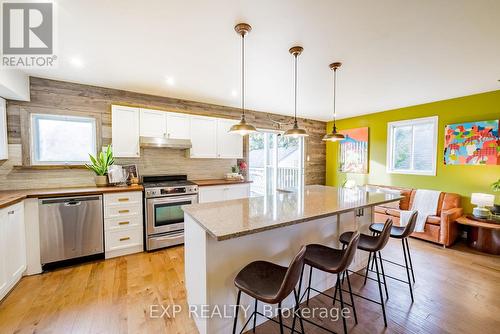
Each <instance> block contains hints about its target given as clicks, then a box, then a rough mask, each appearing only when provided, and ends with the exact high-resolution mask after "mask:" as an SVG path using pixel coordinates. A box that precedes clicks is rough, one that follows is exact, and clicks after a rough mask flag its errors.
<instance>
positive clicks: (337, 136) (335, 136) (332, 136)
mask: <svg viewBox="0 0 500 334" xmlns="http://www.w3.org/2000/svg"><path fill="white" fill-rule="evenodd" d="M341 65H342V63H339V62H336V63H331V64H330V69H331V70H333V129H332V132H331V133H327V134H326V135H325V136H324V137H323V140H324V141H339V140H344V139H345V136H344V135H343V134H341V133H339V132H337V125H336V124H335V121H336V118H337V111H336V110H335V102H336V101H335V98H336V93H337V91H336V90H337V70H338V68H339V67H340V66H341Z"/></svg>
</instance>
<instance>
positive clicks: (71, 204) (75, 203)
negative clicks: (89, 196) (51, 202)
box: [64, 201, 82, 206]
mask: <svg viewBox="0 0 500 334" xmlns="http://www.w3.org/2000/svg"><path fill="white" fill-rule="evenodd" d="M80 204H82V202H81V201H68V202H64V206H79V205H80Z"/></svg>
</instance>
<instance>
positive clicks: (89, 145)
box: [31, 114, 97, 165]
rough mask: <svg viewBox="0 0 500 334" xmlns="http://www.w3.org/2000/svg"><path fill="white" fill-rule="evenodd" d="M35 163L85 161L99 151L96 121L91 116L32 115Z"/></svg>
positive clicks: (61, 163) (71, 163) (76, 162)
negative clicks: (97, 149)
mask: <svg viewBox="0 0 500 334" xmlns="http://www.w3.org/2000/svg"><path fill="white" fill-rule="evenodd" d="M31 134H32V137H31V144H32V150H31V152H32V153H31V163H32V164H33V165H63V164H70V165H83V164H84V163H86V162H88V161H89V153H91V154H95V153H96V148H97V144H96V121H95V118H91V117H76V116H63V115H42V114H32V115H31Z"/></svg>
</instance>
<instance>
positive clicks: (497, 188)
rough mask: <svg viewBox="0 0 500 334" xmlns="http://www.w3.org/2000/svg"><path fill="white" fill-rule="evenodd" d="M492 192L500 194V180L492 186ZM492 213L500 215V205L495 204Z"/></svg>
mask: <svg viewBox="0 0 500 334" xmlns="http://www.w3.org/2000/svg"><path fill="white" fill-rule="evenodd" d="M491 190H493V192H496V193H497V192H500V179H498V180H497V181H496V182H493V183H492V184H491ZM492 211H493V213H494V214H495V215H500V204H495V205H494V207H493V210H492Z"/></svg>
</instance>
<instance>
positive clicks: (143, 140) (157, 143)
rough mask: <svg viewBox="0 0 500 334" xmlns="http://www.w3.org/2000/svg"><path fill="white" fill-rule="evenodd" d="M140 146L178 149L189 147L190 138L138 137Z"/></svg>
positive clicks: (190, 145)
mask: <svg viewBox="0 0 500 334" xmlns="http://www.w3.org/2000/svg"><path fill="white" fill-rule="evenodd" d="M139 142H140V146H141V147H149V148H175V149H178V150H186V149H189V148H191V147H192V146H193V145H192V144H191V140H189V139H172V138H165V137H142V136H141V137H140V141H139Z"/></svg>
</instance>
